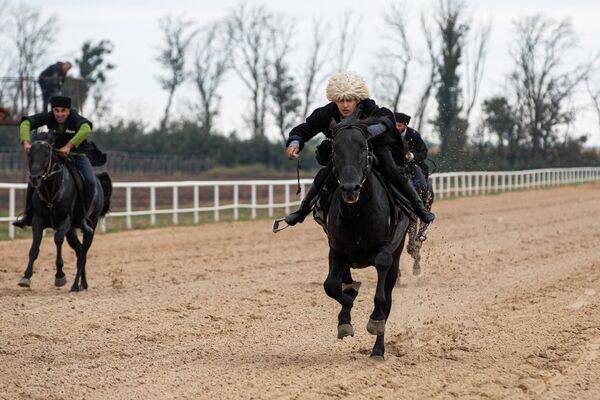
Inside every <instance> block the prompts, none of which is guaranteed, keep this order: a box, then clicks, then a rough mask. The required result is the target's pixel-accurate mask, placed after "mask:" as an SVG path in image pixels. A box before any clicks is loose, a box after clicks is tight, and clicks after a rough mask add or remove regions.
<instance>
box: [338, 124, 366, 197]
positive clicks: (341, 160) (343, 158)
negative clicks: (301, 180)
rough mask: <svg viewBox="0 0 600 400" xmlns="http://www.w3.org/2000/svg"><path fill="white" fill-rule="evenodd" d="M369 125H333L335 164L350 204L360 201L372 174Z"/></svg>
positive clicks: (339, 180) (343, 195) (340, 182)
mask: <svg viewBox="0 0 600 400" xmlns="http://www.w3.org/2000/svg"><path fill="white" fill-rule="evenodd" d="M366 129H367V125H366V124H365V123H364V122H362V121H360V120H356V119H353V118H351V119H348V120H344V121H342V122H341V123H340V124H339V125H335V124H334V125H332V131H333V165H334V166H335V177H336V179H337V180H338V182H339V184H340V190H341V193H342V198H343V200H344V201H345V202H346V203H355V202H357V201H358V197H359V196H360V191H361V189H362V186H363V183H364V182H365V179H366V178H367V176H368V175H369V173H370V171H371V157H370V155H369V145H368V142H367V130H366Z"/></svg>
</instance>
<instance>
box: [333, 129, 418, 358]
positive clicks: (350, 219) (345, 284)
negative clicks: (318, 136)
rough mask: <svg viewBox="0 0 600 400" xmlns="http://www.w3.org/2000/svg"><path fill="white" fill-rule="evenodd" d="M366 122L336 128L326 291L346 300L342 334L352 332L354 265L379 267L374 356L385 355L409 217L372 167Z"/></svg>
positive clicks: (371, 325) (340, 321)
mask: <svg viewBox="0 0 600 400" xmlns="http://www.w3.org/2000/svg"><path fill="white" fill-rule="evenodd" d="M366 127H367V124H366V122H365V121H360V120H355V119H350V120H346V121H343V122H342V123H340V124H339V125H337V126H335V127H334V139H333V163H334V173H335V176H336V178H337V180H338V182H339V187H338V189H337V190H336V192H335V193H334V195H333V198H332V200H331V205H330V208H329V213H328V217H327V237H328V240H329V274H328V276H327V279H326V280H325V283H324V287H325V292H326V293H327V294H328V295H329V296H330V297H332V298H333V299H335V300H337V301H338V302H339V303H340V304H341V305H342V310H341V311H340V313H339V315H338V337H339V338H343V337H346V336H353V335H354V330H353V328H352V324H351V315H350V314H351V310H352V306H353V303H354V299H355V298H356V296H357V295H358V288H359V286H360V283H359V282H354V281H353V280H352V276H351V273H350V269H351V268H364V267H367V266H371V265H372V266H374V267H375V269H376V270H377V289H376V292H375V298H374V309H373V312H372V313H371V316H370V318H369V323H368V324H367V331H369V333H371V334H373V335H375V336H377V338H376V340H375V345H374V346H373V350H372V352H371V357H375V358H380V359H383V356H384V352H385V346H384V333H385V324H386V321H387V319H388V316H389V315H390V310H391V307H392V290H393V288H394V285H395V284H396V280H397V278H398V276H399V262H400V254H401V253H402V248H403V246H404V240H405V237H406V232H407V229H408V225H409V222H410V220H409V218H408V217H407V216H405V215H403V214H401V213H400V214H399V217H398V219H397V223H395V224H393V226H391V224H392V223H393V221H394V218H393V217H392V214H393V213H394V210H393V208H392V207H393V206H392V205H391V204H390V201H389V200H388V196H387V194H386V190H385V188H384V186H383V183H382V182H381V180H380V179H379V178H378V177H377V176H375V175H374V174H373V173H372V171H371V167H372V165H371V164H372V162H371V156H370V155H369V154H370V153H369V143H368V141H367V139H366V137H367V133H366Z"/></svg>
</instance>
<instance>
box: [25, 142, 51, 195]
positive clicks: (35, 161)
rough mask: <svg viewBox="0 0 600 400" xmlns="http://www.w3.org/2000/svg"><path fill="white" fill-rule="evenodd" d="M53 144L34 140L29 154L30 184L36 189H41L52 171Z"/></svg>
mask: <svg viewBox="0 0 600 400" xmlns="http://www.w3.org/2000/svg"><path fill="white" fill-rule="evenodd" d="M52 146H53V145H52V143H50V142H49V141H47V140H40V139H38V140H34V141H33V143H32V144H31V148H30V149H29V153H28V154H27V159H28V163H29V182H31V186H33V187H34V188H37V187H39V186H40V185H41V184H42V181H43V180H44V179H46V177H47V176H48V175H49V174H50V173H51V171H52V160H53V155H52V150H53V147H52Z"/></svg>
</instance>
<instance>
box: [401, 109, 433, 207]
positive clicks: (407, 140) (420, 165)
mask: <svg viewBox="0 0 600 400" xmlns="http://www.w3.org/2000/svg"><path fill="white" fill-rule="evenodd" d="M394 116H395V117H396V129H397V130H398V132H399V133H400V140H401V141H402V142H403V143H402V144H401V145H400V146H394V147H393V148H394V149H398V148H401V147H402V148H404V149H405V150H406V151H405V152H402V154H400V153H399V152H397V151H395V152H394V159H395V160H396V162H398V161H399V160H400V159H404V160H406V167H407V170H408V172H409V174H410V175H411V176H412V178H413V179H414V182H415V184H416V185H417V191H418V192H419V194H420V195H421V197H422V198H423V197H424V196H425V194H426V193H427V179H428V177H429V167H428V166H427V164H426V163H425V160H427V145H426V144H425V142H424V141H423V138H422V137H421V134H420V133H419V132H418V131H416V130H414V129H413V128H411V127H409V126H408V124H409V123H410V115H406V114H404V113H399V112H396V113H394Z"/></svg>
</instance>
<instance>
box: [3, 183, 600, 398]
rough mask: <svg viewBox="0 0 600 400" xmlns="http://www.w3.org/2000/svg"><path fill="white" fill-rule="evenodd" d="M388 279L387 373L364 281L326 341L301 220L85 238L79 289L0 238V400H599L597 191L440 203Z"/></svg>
mask: <svg viewBox="0 0 600 400" xmlns="http://www.w3.org/2000/svg"><path fill="white" fill-rule="evenodd" d="M434 210H435V211H436V212H437V215H438V221H437V222H436V224H435V227H434V228H433V229H432V232H431V233H430V239H429V240H428V241H427V242H426V245H425V246H424V248H423V274H422V275H421V276H419V277H414V276H412V273H411V264H410V258H409V257H408V255H403V261H402V265H401V272H402V276H401V278H400V280H399V284H398V285H397V287H396V289H395V296H394V306H393V308H392V312H391V315H390V319H389V321H388V324H387V330H386V361H385V362H375V361H372V360H370V359H369V357H368V355H369V353H370V350H371V347H372V345H373V341H374V337H372V336H371V335H369V334H368V333H367V331H366V329H365V326H366V323H367V319H368V316H369V314H370V312H371V309H372V304H373V293H374V282H375V278H376V275H375V270H374V269H373V268H368V269H365V270H360V271H355V272H354V277H355V279H357V280H359V281H362V282H363V285H362V288H361V292H360V294H359V296H358V299H357V301H356V302H355V307H354V310H353V323H354V327H355V332H356V335H355V337H353V338H346V339H344V340H343V341H342V340H338V339H336V325H337V313H338V311H339V306H338V305H337V303H335V302H334V301H333V300H331V299H330V298H328V297H327V296H326V294H325V293H324V291H323V287H322V282H323V280H324V279H325V276H326V272H327V261H326V260H327V244H326V240H325V236H324V234H323V232H322V231H321V229H320V228H319V227H318V226H317V225H316V224H315V223H314V222H312V221H308V223H304V224H303V225H301V226H299V227H297V228H295V229H288V230H286V231H283V232H281V233H279V234H277V235H273V234H272V233H270V222H269V221H256V222H240V223H223V224H217V225H203V226H197V227H180V228H164V229H156V230H145V231H132V232H122V233H115V234H104V235H98V236H97V238H96V242H95V244H94V246H93V247H92V251H91V256H90V258H89V261H88V280H89V283H90V289H89V290H88V291H86V292H81V293H77V294H71V293H68V287H69V285H70V284H71V279H72V278H73V276H74V266H73V265H74V257H73V256H72V255H71V252H70V251H69V252H68V257H67V258H66V260H65V261H66V266H65V272H67V274H68V277H69V283H68V285H67V286H66V287H63V288H59V289H56V288H54V287H53V282H54V261H53V254H54V250H53V247H54V244H53V241H52V239H51V237H49V236H47V237H46V238H45V240H44V243H43V246H42V252H41V255H40V259H39V260H38V263H37V268H36V271H35V274H34V276H33V279H32V289H31V290H27V289H23V288H19V287H18V286H17V282H18V280H19V279H20V277H21V274H22V272H23V270H24V268H25V265H26V262H25V261H26V255H27V251H28V248H29V244H30V243H29V241H28V240H20V241H14V242H9V241H5V242H2V243H0V255H1V260H0V309H1V311H0V398H2V399H84V398H85V399H181V398H189V399H281V398H285V399H287V398H292V399H314V398H323V399H329V398H344V399H365V398H384V399H410V398H414V399H428V398H460V399H478V398H491V399H500V398H502V399H504V398H511V399H538V398H539V399H590V400H592V399H595V400H597V399H600V185H599V184H595V185H579V186H570V187H564V188H558V189H544V190H534V191H528V192H514V193H508V194H502V195H495V196H487V197H483V196H482V197H473V198H465V199H456V200H445V201H441V202H439V203H437V204H436V205H435V206H434Z"/></svg>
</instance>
